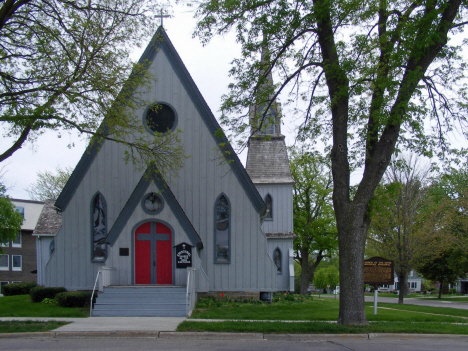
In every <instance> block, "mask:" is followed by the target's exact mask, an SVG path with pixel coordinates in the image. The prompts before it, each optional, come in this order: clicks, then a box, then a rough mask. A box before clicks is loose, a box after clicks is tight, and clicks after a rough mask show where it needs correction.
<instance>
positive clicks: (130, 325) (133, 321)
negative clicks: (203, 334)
mask: <svg viewBox="0 0 468 351" xmlns="http://www.w3.org/2000/svg"><path fill="white" fill-rule="evenodd" d="M26 320H28V321H38V322H47V321H63V322H71V323H70V324H67V325H64V326H63V327H60V328H57V329H55V330H53V331H54V332H81V333H87V332H120V331H125V332H133V331H138V332H162V331H175V330H176V329H177V326H178V325H179V324H180V323H182V322H183V321H184V320H186V318H185V317H89V318H34V317H17V318H7V317H5V318H0V321H26Z"/></svg>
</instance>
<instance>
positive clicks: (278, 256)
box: [273, 247, 281, 274]
mask: <svg viewBox="0 0 468 351" xmlns="http://www.w3.org/2000/svg"><path fill="white" fill-rule="evenodd" d="M273 261H274V262H275V265H276V270H277V272H278V274H281V250H280V249H279V247H277V248H276V249H275V251H273Z"/></svg>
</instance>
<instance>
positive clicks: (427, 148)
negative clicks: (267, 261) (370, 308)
mask: <svg viewBox="0 0 468 351" xmlns="http://www.w3.org/2000/svg"><path fill="white" fill-rule="evenodd" d="M467 10H468V4H467V3H466V1H459V0H434V1H420V2H408V1H399V0H389V1H379V2H377V1H375V2H368V1H355V0H352V1H349V0H333V1H309V0H292V1H250V0H237V1H231V0H204V1H202V2H201V3H200V6H199V8H198V11H197V14H198V17H199V19H200V22H199V23H198V26H197V32H196V34H197V35H198V36H200V37H201V39H202V41H203V42H207V41H208V40H210V39H211V38H212V37H213V36H214V35H217V34H223V33H226V32H228V31H230V30H231V29H233V30H235V31H236V34H237V36H236V39H237V41H238V42H239V43H240V45H241V57H239V58H237V59H235V60H234V61H233V67H232V69H231V71H230V73H231V76H232V77H233V78H234V82H233V83H232V84H230V93H229V95H228V96H225V97H224V101H223V104H222V107H221V109H222V111H223V116H222V121H223V123H225V124H226V125H228V126H229V127H230V128H231V130H232V131H233V133H234V134H236V135H240V136H241V137H248V134H247V133H246V131H248V130H249V128H248V126H249V120H248V119H249V113H247V109H248V108H249V107H250V106H251V105H252V104H253V103H256V104H258V105H261V104H271V103H272V100H273V98H276V97H277V96H279V94H281V93H285V94H288V96H287V99H288V101H289V102H291V103H294V106H293V108H292V110H293V112H294V113H295V116H294V120H295V121H297V124H298V125H299V128H298V133H297V137H298V138H299V139H302V140H309V141H310V142H313V143H315V142H316V141H317V140H320V141H322V142H323V143H324V144H325V145H326V147H330V158H331V162H332V165H331V168H332V170H333V185H334V190H333V192H334V193H333V202H334V209H335V213H336V221H337V227H338V228H339V245H340V270H341V274H342V276H346V277H349V276H352V275H355V276H353V277H352V279H347V280H346V282H345V284H346V286H341V289H342V294H341V296H340V300H341V305H340V306H341V311H340V319H339V322H340V323H345V324H367V320H366V316H365V313H364V304H363V303H362V302H360V301H361V298H360V297H359V296H358V297H356V293H357V291H360V290H362V283H363V281H362V269H363V268H362V267H363V260H364V247H365V245H364V244H365V240H366V236H367V229H368V227H369V224H370V219H369V211H368V210H369V203H370V201H371V199H372V197H373V195H374V192H375V189H376V188H377V186H378V184H379V182H380V181H381V179H382V176H383V174H384V173H385V170H386V169H387V166H388V164H389V162H390V160H391V156H392V155H393V154H394V153H395V150H398V149H400V150H401V149H404V148H407V149H411V150H412V151H413V152H415V153H417V154H423V155H427V156H433V155H437V156H439V157H441V158H444V159H445V158H448V157H450V156H454V158H458V157H459V156H460V155H462V154H465V153H466V150H464V149H456V148H453V147H451V145H450V142H449V140H448V137H449V136H450V135H451V133H450V132H451V131H452V130H453V129H454V128H456V129H457V130H460V131H461V133H465V135H466V132H467V128H466V127H467V122H468V119H467V116H468V103H467V101H468V100H467V96H468V95H467V91H468V85H467V82H466V72H467V71H466V70H467V69H468V66H467V65H466V62H465V58H464V55H463V51H462V50H463V47H462V45H461V44H460V43H459V41H456V40H450V39H452V38H453V37H454V36H456V35H457V34H458V33H460V32H461V31H463V28H464V26H466V25H467V23H468V21H467V17H468V16H467V14H468V11H467ZM261 52H263V53H264V55H263V59H262V57H261V55H260V53H261ZM273 70H274V73H275V77H277V79H279V81H277V83H276V85H275V86H274V87H273V88H272V87H269V88H268V87H266V86H267V84H263V82H264V81H265V80H266V79H268V76H269V74H270V73H271V72H272V71H273ZM273 90H274V91H273ZM262 117H263V119H266V118H267V115H266V111H265V113H264V114H263V116H262ZM358 167H361V168H362V171H363V174H362V178H361V181H360V182H359V183H358V184H356V190H355V191H354V192H353V191H352V184H351V180H350V176H351V172H352V171H353V170H355V169H357V168H358ZM303 274H304V270H303ZM357 304H359V306H357Z"/></svg>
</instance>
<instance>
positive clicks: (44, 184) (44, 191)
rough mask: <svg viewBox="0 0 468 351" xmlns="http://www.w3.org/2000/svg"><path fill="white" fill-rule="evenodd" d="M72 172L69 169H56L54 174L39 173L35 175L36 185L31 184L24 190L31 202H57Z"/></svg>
mask: <svg viewBox="0 0 468 351" xmlns="http://www.w3.org/2000/svg"><path fill="white" fill-rule="evenodd" d="M72 172H73V169H72V168H70V167H66V168H65V169H61V168H60V167H57V168H56V169H55V173H54V172H49V171H44V172H40V171H39V172H37V174H36V178H37V181H36V183H34V184H31V185H30V186H28V188H27V189H25V190H26V192H27V193H28V195H29V197H30V198H31V199H32V200H36V201H46V200H57V198H58V196H59V195H60V193H61V192H62V189H63V187H64V186H65V184H66V183H67V181H68V178H70V175H71V174H72Z"/></svg>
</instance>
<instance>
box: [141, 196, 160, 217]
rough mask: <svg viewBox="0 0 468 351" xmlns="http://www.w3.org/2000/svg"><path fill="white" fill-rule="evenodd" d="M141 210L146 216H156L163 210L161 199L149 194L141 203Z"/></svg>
mask: <svg viewBox="0 0 468 351" xmlns="http://www.w3.org/2000/svg"><path fill="white" fill-rule="evenodd" d="M141 205H142V207H143V210H144V211H145V212H146V213H148V214H158V213H159V212H161V210H162V208H163V201H162V199H161V198H160V197H159V196H158V195H157V194H155V193H149V194H147V195H145V196H144V197H143V200H142V201H141Z"/></svg>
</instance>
